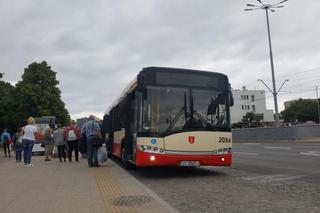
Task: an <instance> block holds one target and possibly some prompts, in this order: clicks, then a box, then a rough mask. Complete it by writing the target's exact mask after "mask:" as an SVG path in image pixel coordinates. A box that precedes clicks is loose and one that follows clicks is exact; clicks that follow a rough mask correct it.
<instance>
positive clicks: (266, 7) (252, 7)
mask: <svg viewBox="0 0 320 213" xmlns="http://www.w3.org/2000/svg"><path fill="white" fill-rule="evenodd" d="M257 1H258V2H259V3H260V5H253V4H247V7H250V8H247V9H244V10H245V11H251V10H260V9H262V10H265V11H266V18H267V29H268V39H269V50H270V63H271V75H272V85H273V90H272V91H271V93H272V94H273V99H274V109H275V113H276V126H279V112H278V100H277V94H278V92H279V90H278V91H277V89H276V79H275V76H274V66H273V55H272V48H271V36H270V26H269V14H268V12H269V11H271V12H275V9H277V8H282V7H284V6H283V5H281V4H282V3H284V2H286V1H288V0H283V1H280V2H279V3H276V4H265V3H263V2H262V1H261V0H257ZM267 88H268V87H267ZM268 89H269V88H268Z"/></svg>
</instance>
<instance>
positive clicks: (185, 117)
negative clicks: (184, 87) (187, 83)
mask: <svg viewBox="0 0 320 213" xmlns="http://www.w3.org/2000/svg"><path fill="white" fill-rule="evenodd" d="M182 114H184V119H185V121H186V120H187V117H188V111H187V95H186V93H184V105H183V107H182V108H181V109H180V110H179V112H178V113H177V114H176V116H174V118H173V120H172V122H171V123H170V125H169V127H168V128H167V132H168V131H172V129H173V127H174V125H176V123H177V122H178V120H179V118H180V117H181V115H182Z"/></svg>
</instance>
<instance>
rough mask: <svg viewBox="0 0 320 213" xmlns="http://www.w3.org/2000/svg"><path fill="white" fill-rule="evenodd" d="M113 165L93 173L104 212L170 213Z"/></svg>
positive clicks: (109, 164) (110, 164)
mask: <svg viewBox="0 0 320 213" xmlns="http://www.w3.org/2000/svg"><path fill="white" fill-rule="evenodd" d="M128 176H129V174H127V173H126V172H125V171H123V170H122V169H120V168H119V167H118V166H116V165H115V164H114V163H110V162H108V165H107V167H101V168H98V169H97V170H96V171H95V178H96V182H97V187H98V189H99V190H100V193H101V199H102V200H103V203H104V207H105V210H106V212H108V213H109V212H115V213H116V212H121V213H123V212H128V213H129V212H130V213H131V212H137V213H140V212H151V211H152V212H153V213H156V212H159V213H160V212H170V210H168V209H166V208H164V207H163V206H162V205H160V204H159V202H158V201H157V200H156V199H155V198H154V197H152V195H150V194H149V193H148V192H147V191H145V190H144V189H142V188H141V187H140V186H139V185H138V184H137V183H136V180H134V179H133V178H132V177H130V178H128Z"/></svg>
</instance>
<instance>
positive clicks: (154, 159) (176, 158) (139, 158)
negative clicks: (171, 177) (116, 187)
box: [136, 150, 232, 167]
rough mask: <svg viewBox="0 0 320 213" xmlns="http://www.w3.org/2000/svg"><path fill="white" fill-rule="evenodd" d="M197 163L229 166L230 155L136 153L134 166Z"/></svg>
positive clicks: (200, 164)
mask: <svg viewBox="0 0 320 213" xmlns="http://www.w3.org/2000/svg"><path fill="white" fill-rule="evenodd" d="M185 161H189V162H190V161H193V162H199V166H231V164H232V153H229V154H223V155H168V154H167V155H166V154H153V153H146V152H142V151H140V150H137V152H136V166H138V167H147V166H180V165H181V162H185Z"/></svg>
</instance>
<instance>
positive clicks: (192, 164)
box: [179, 161, 200, 166]
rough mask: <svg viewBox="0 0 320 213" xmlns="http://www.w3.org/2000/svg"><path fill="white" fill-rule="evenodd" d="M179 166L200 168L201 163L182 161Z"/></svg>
mask: <svg viewBox="0 0 320 213" xmlns="http://www.w3.org/2000/svg"><path fill="white" fill-rule="evenodd" d="M179 166H200V162H199V161H180V164H179Z"/></svg>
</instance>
